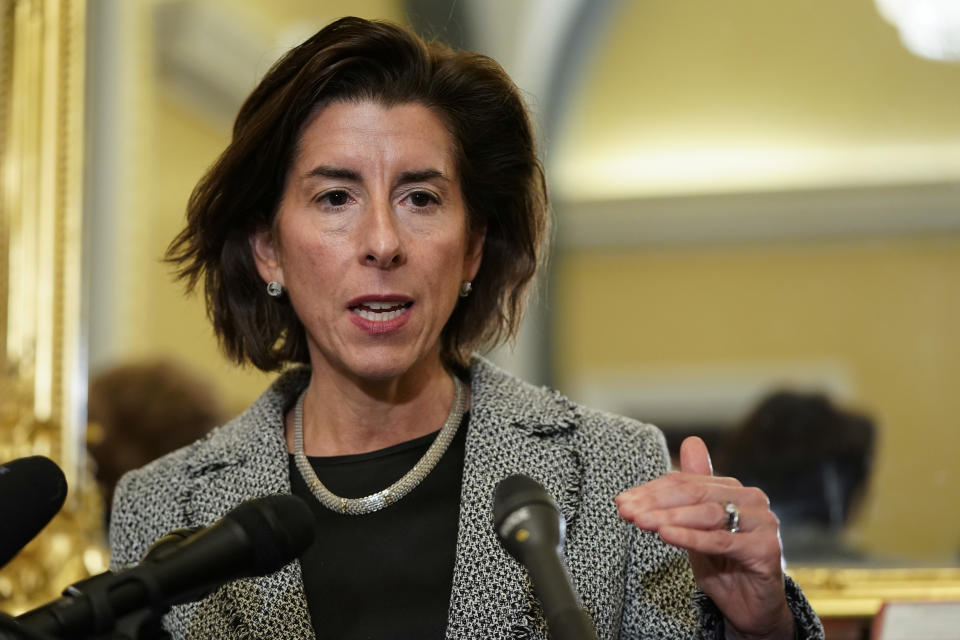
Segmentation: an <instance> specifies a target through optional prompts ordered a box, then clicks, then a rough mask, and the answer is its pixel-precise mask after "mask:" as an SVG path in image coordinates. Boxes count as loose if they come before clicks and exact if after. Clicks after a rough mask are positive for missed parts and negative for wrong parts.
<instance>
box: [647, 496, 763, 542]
mask: <svg viewBox="0 0 960 640" xmlns="http://www.w3.org/2000/svg"><path fill="white" fill-rule="evenodd" d="M738 511H739V514H740V517H739V522H738V523H737V525H738V528H737V533H748V532H751V531H757V530H762V529H776V528H777V527H778V523H777V518H776V516H774V515H773V514H772V513H771V512H770V511H769V510H768V509H766V508H765V507H759V506H756V507H738ZM631 520H632V522H633V523H634V524H636V525H637V526H638V527H640V528H641V529H645V530H647V531H661V530H662V529H663V528H665V527H671V528H675V527H679V528H684V529H697V530H700V531H717V532H720V533H724V534H727V535H729V534H730V531H729V524H730V516H729V514H728V513H727V510H726V509H725V507H724V503H722V502H713V503H711V502H705V503H703V504H697V505H689V506H683V507H674V508H672V509H655V510H652V511H643V512H640V513H638V514H637V515H636V516H635V517H633V518H631Z"/></svg>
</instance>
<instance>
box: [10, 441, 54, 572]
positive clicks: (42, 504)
mask: <svg viewBox="0 0 960 640" xmlns="http://www.w3.org/2000/svg"><path fill="white" fill-rule="evenodd" d="M66 497H67V479H66V478H65V477H64V475H63V471H61V470H60V467H58V466H57V465H56V463H55V462H53V460H50V459H49V458H44V457H43V456H30V457H28V458H18V459H17V460H14V461H12V462H8V463H6V464H4V465H0V567H2V566H3V565H5V564H6V563H7V562H9V561H10V559H11V558H13V556H15V555H17V553H18V552H19V551H20V550H21V549H22V548H23V547H24V546H26V544H27V543H28V542H30V541H31V540H33V538H34V537H36V535H37V534H38V533H40V530H41V529H43V528H44V527H45V526H46V525H47V523H48V522H50V520H51V519H53V516H55V515H57V512H58V511H60V507H62V506H63V501H64V500H65V499H66Z"/></svg>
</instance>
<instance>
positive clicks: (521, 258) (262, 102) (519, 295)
mask: <svg viewBox="0 0 960 640" xmlns="http://www.w3.org/2000/svg"><path fill="white" fill-rule="evenodd" d="M361 100H373V101H376V102H378V103H380V104H383V105H385V106H393V105H398V104H404V103H418V104H422V105H424V106H426V107H428V108H430V109H431V110H433V112H434V113H435V114H436V115H438V116H439V117H440V118H441V120H442V121H443V122H444V123H445V124H446V126H447V127H448V129H449V131H450V133H451V137H452V139H453V141H454V145H455V149H454V150H453V152H454V155H455V159H456V169H457V171H458V174H459V178H460V186H461V189H462V193H463V198H464V202H465V205H466V209H467V218H468V220H467V228H468V232H472V231H478V230H485V231H486V240H485V243H484V250H483V259H482V263H481V266H480V271H479V272H478V274H477V276H476V278H475V280H474V281H473V291H472V293H471V294H470V296H469V297H467V298H463V299H461V300H460V301H459V302H458V304H457V306H456V308H455V309H454V311H453V314H452V315H451V317H450V319H449V320H448V322H447V324H446V326H445V327H444V329H443V332H442V334H441V338H440V350H441V357H442V359H443V361H444V362H445V363H446V364H447V365H448V366H452V367H454V368H460V367H463V366H465V364H466V362H467V360H468V359H469V355H470V353H471V352H472V351H473V350H474V349H476V348H478V347H480V346H490V345H492V344H495V343H497V342H499V341H502V340H504V339H508V338H510V337H512V336H513V335H515V333H516V331H517V328H518V326H519V322H520V317H521V315H522V311H523V305H524V301H525V298H526V290H527V288H528V284H529V283H530V281H531V279H532V278H533V276H534V274H535V272H536V269H537V266H538V260H539V256H540V252H541V250H542V249H541V248H542V246H543V245H544V243H545V236H546V227H547V194H546V185H545V179H544V174H543V168H542V166H541V164H540V161H539V159H538V157H537V151H536V144H535V140H534V135H533V128H532V125H531V121H530V117H529V115H528V112H527V109H526V106H525V105H524V102H523V100H522V98H521V97H520V94H519V92H518V90H517V88H516V86H515V85H514V84H513V81H512V80H510V78H509V77H508V76H507V74H506V72H504V70H503V69H502V68H501V67H500V65H499V64H498V63H497V62H495V61H494V60H492V59H490V58H488V57H486V56H482V55H479V54H475V53H470V52H463V51H454V50H452V49H450V48H449V47H447V46H445V45H443V44H440V43H433V42H429V43H428V42H425V41H423V40H421V39H420V38H419V37H418V36H416V35H415V34H413V33H411V32H410V31H408V30H407V29H404V28H402V27H399V26H397V25H393V24H389V23H385V22H376V21H368V20H363V19H360V18H343V19H340V20H338V21H336V22H334V23H332V24H330V25H328V26H327V27H325V28H324V29H322V30H321V31H319V32H318V33H317V34H315V35H314V36H313V37H311V38H310V39H309V40H307V41H306V42H304V43H303V44H301V45H300V46H298V47H296V48H294V49H292V50H291V51H290V52H288V53H287V54H286V55H285V56H284V57H283V58H281V59H280V60H279V61H278V62H277V63H276V64H275V65H274V66H273V68H272V69H270V71H269V72H268V73H267V74H266V76H265V77H264V78H263V80H262V81H261V82H260V84H259V86H257V88H256V89H255V90H254V91H253V93H252V94H251V95H250V97H249V98H247V100H246V102H245V103H244V104H243V106H242V107H241V109H240V113H239V115H238V116H237V120H236V123H235V125H234V129H233V138H232V141H231V142H230V144H229V146H228V147H227V149H226V150H225V151H224V152H223V154H222V155H221V156H220V158H219V159H218V160H217V161H216V163H215V164H214V165H213V167H212V168H211V169H210V170H209V172H208V173H207V174H206V176H204V178H203V179H202V180H201V181H200V183H199V184H198V185H197V186H196V188H195V189H194V191H193V194H192V195H191V197H190V201H189V204H188V206H187V225H186V227H185V228H184V229H183V231H181V232H180V234H179V235H178V236H177V237H176V238H175V239H174V241H173V242H172V243H171V245H170V247H169V248H168V250H167V260H168V261H169V262H171V263H174V264H176V265H177V266H178V276H179V277H180V278H181V279H184V280H186V282H187V290H188V291H192V290H193V289H194V288H195V286H196V284H197V282H198V281H199V280H200V279H201V278H203V280H204V285H205V296H206V304H207V313H208V315H209V316H210V318H211V320H212V322H213V326H214V331H215V332H216V334H217V336H218V338H219V340H220V343H221V346H222V347H223V349H224V351H225V352H226V353H227V355H228V356H229V357H231V358H232V359H233V360H234V361H235V362H237V363H244V362H247V361H249V362H251V363H252V364H253V365H254V366H256V367H258V368H260V369H262V370H265V371H269V370H274V369H278V368H281V367H282V366H283V365H284V363H287V362H308V361H309V356H308V352H307V343H306V336H305V332H304V329H303V325H302V324H301V323H300V321H299V319H298V318H297V317H296V314H295V313H294V310H293V308H292V306H291V305H290V303H289V300H288V298H287V297H286V296H283V297H282V298H281V299H280V300H275V299H273V298H270V297H268V296H267V294H266V292H265V285H264V283H263V281H262V280H261V278H260V276H259V274H258V273H257V270H256V266H255V263H254V260H253V256H252V253H251V249H250V246H249V241H248V238H249V236H250V235H251V234H252V233H253V232H255V231H257V230H262V229H270V228H273V225H274V221H275V219H276V215H277V212H278V209H279V206H280V202H281V199H282V196H283V192H284V187H285V185H286V181H287V174H288V172H289V170H290V167H291V165H292V162H293V160H294V158H295V154H296V151H297V145H298V143H299V139H300V136H301V134H302V131H303V130H304V128H305V127H306V126H307V125H308V124H309V123H310V121H311V120H312V118H313V116H314V115H315V114H317V113H318V111H319V110H321V109H322V108H323V107H324V106H326V105H328V104H330V103H332V102H335V101H361Z"/></svg>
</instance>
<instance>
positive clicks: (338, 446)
mask: <svg viewBox="0 0 960 640" xmlns="http://www.w3.org/2000/svg"><path fill="white" fill-rule="evenodd" d="M453 392H454V385H453V380H452V379H451V378H450V374H449V373H447V371H446V370H445V369H444V368H443V366H442V365H441V364H440V362H439V359H437V361H436V362H435V363H427V364H425V366H421V367H415V368H414V369H411V370H410V371H407V372H406V373H405V374H404V375H403V376H401V377H399V378H391V379H388V380H363V379H355V378H350V377H348V376H341V375H331V374H330V372H329V371H328V370H327V369H324V368H322V367H313V368H312V373H311V377H310V383H309V385H308V386H307V389H306V394H305V396H304V400H303V442H304V452H305V453H306V454H307V455H308V456H337V455H348V454H355V453H366V452H369V451H376V450H378V449H384V448H386V447H390V446H393V445H395V444H399V443H401V442H406V441H408V440H413V439H415V438H418V437H420V436H424V435H427V434H429V433H433V432H435V431H437V430H438V429H440V427H442V426H443V423H444V421H445V420H446V418H447V415H448V414H449V412H450V406H451V404H452V402H453ZM293 426H294V412H293V411H290V412H289V413H288V415H287V418H286V427H287V428H286V433H287V448H288V450H290V451H293Z"/></svg>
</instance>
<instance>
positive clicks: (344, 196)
mask: <svg viewBox="0 0 960 640" xmlns="http://www.w3.org/2000/svg"><path fill="white" fill-rule="evenodd" d="M319 200H320V201H321V202H324V201H325V202H326V203H327V204H329V205H331V206H333V207H342V206H343V205H345V204H347V203H348V202H350V194H349V193H347V192H346V191H330V192H328V193H325V194H323V195H322V196H320V198H319Z"/></svg>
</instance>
